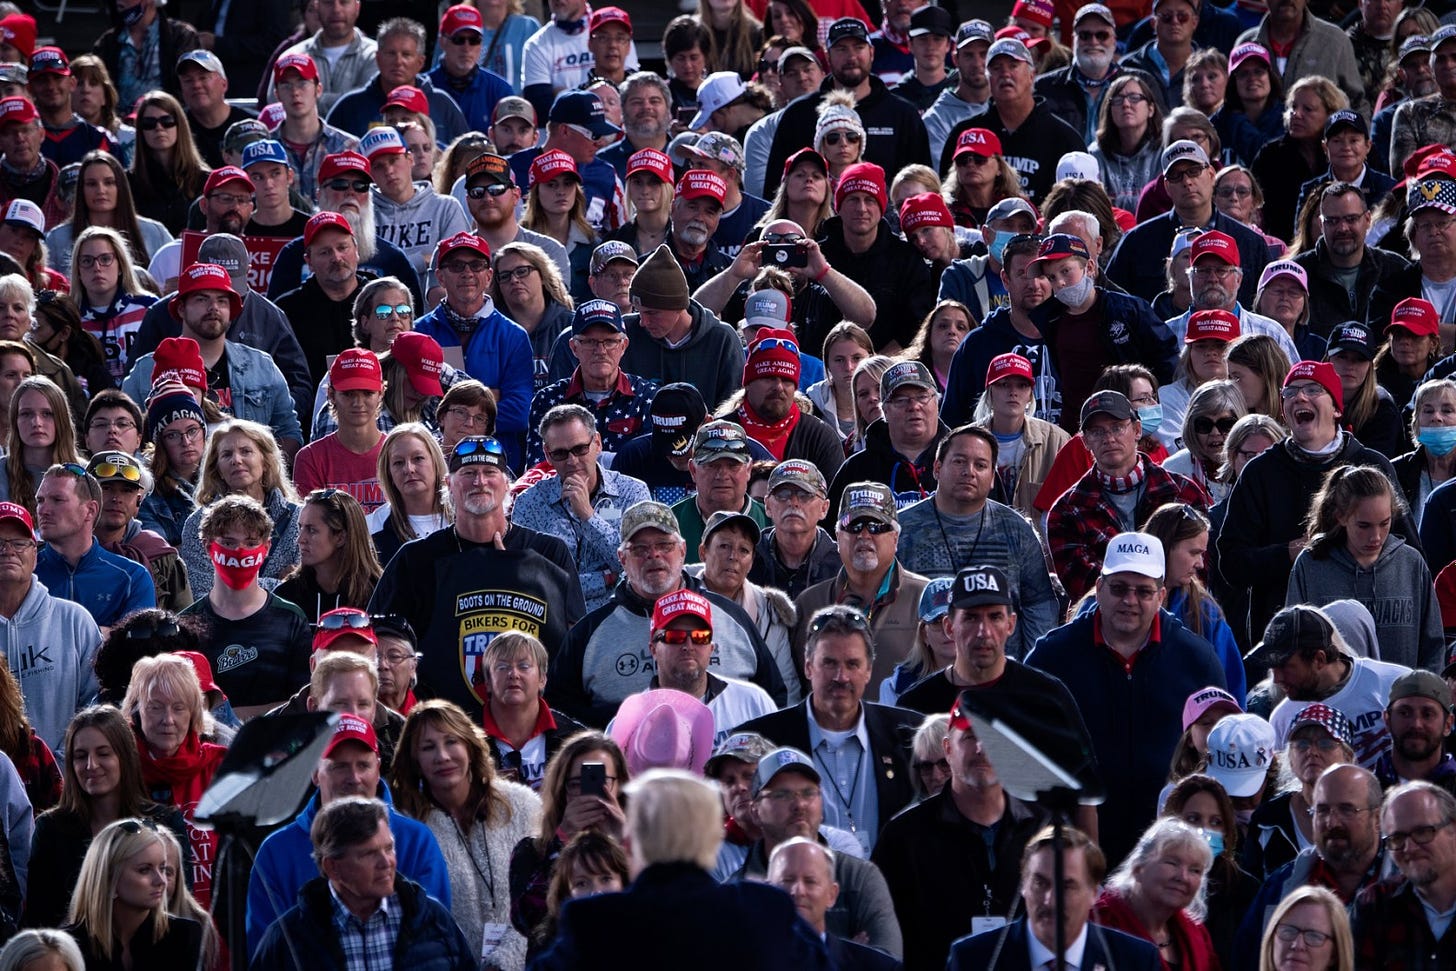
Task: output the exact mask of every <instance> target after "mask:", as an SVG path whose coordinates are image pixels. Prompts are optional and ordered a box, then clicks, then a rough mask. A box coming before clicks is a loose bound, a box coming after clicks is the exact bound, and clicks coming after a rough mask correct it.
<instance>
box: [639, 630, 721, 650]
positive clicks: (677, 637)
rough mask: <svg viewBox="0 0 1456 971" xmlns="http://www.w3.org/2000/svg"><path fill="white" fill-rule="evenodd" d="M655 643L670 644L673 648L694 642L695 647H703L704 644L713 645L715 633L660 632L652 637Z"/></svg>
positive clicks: (698, 631) (702, 631)
mask: <svg viewBox="0 0 1456 971" xmlns="http://www.w3.org/2000/svg"><path fill="white" fill-rule="evenodd" d="M652 641H653V643H662V644H670V645H672V646H673V647H681V646H682V645H684V644H687V643H688V642H690V641H691V642H692V644H693V645H694V646H695V647H702V646H703V645H704V644H711V643H713V632H712V631H710V630H701V629H700V630H660V631H658V632H657V633H656V634H653V635H652Z"/></svg>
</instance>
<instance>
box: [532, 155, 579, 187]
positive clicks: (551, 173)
mask: <svg viewBox="0 0 1456 971" xmlns="http://www.w3.org/2000/svg"><path fill="white" fill-rule="evenodd" d="M558 175H569V176H571V177H572V178H574V179H576V181H578V182H580V181H581V173H579V172H578V171H577V170H576V159H574V158H572V157H571V156H570V155H567V154H566V153H565V152H563V151H561V149H559V148H553V149H551V150H550V151H549V152H542V153H541V154H540V155H537V156H536V157H535V158H533V159H532V160H531V172H530V179H529V181H527V183H526V186H527V188H529V187H530V186H533V185H535V184H536V183H537V182H550V181H551V180H552V179H554V178H556V177H557V176H558Z"/></svg>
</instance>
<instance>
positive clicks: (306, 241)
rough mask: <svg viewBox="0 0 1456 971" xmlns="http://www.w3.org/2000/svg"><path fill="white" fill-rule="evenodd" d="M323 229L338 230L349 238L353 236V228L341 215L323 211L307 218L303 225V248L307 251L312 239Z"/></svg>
mask: <svg viewBox="0 0 1456 971" xmlns="http://www.w3.org/2000/svg"><path fill="white" fill-rule="evenodd" d="M325 229H338V230H342V231H343V232H346V233H348V234H349V235H350V236H353V235H354V227H353V226H350V225H349V220H347V219H345V218H344V217H343V215H342V214H341V213H337V212H329V211H328V210H327V209H325V210H324V211H323V212H316V213H314V214H313V215H312V216H310V217H308V222H306V223H304V224H303V248H304V249H308V248H309V247H310V246H312V245H313V241H314V238H315V237H316V236H318V234H319V233H321V232H323V231H324V230H325Z"/></svg>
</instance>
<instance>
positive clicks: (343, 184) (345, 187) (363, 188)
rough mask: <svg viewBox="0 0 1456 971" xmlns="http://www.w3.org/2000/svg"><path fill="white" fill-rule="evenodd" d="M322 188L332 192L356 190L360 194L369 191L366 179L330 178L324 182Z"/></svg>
mask: <svg viewBox="0 0 1456 971" xmlns="http://www.w3.org/2000/svg"><path fill="white" fill-rule="evenodd" d="M324 188H326V189H329V190H330V191H332V192H358V193H360V194H361V195H362V194H363V193H365V192H368V191H369V180H368V179H330V180H329V181H327V182H325V183H324Z"/></svg>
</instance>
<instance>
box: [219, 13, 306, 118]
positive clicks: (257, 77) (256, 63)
mask: <svg viewBox="0 0 1456 971" xmlns="http://www.w3.org/2000/svg"><path fill="white" fill-rule="evenodd" d="M223 5H224V0H212V4H211V9H210V10H209V11H208V12H207V14H206V15H205V16H204V17H203V18H202V19H201V20H200V21H199V23H203V24H206V25H207V27H206V29H207V30H212V31H216V30H217V18H218V16H219V15H220V14H221V12H222V7H223ZM227 8H228V10H227V20H226V21H224V25H223V26H224V30H223V32H222V33H221V34H220V35H218V37H217V38H216V39H215V40H214V41H213V44H212V50H213V53H214V54H216V55H217V56H218V57H219V58H221V59H222V62H223V63H224V64H226V65H227V69H228V88H229V90H231V91H232V92H233V96H234V97H237V98H245V97H247V96H248V94H249V92H252V91H256V90H257V88H258V83H259V81H261V80H262V78H263V68H264V67H266V66H267V64H268V59H269V58H270V57H271V56H272V54H273V51H274V49H275V48H277V47H278V44H279V42H280V41H282V40H283V38H284V37H286V36H288V22H289V20H288V18H289V13H290V12H291V11H290V9H289V3H288V0H255V2H253V3H240V4H237V5H233V4H232V3H231V2H228V4H227Z"/></svg>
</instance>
